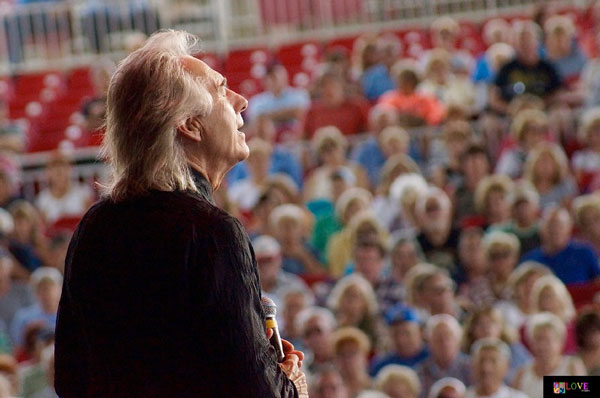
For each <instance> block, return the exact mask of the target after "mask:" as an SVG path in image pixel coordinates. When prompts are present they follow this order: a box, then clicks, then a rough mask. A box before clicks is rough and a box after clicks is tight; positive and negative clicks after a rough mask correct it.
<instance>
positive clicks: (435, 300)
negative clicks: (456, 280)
mask: <svg viewBox="0 0 600 398" xmlns="http://www.w3.org/2000/svg"><path fill="white" fill-rule="evenodd" d="M423 293H424V297H425V300H426V302H427V305H428V307H429V310H430V311H431V313H432V314H445V313H447V314H451V313H452V311H453V310H454V288H453V286H452V282H451V281H450V279H449V278H447V277H445V276H443V275H440V274H436V275H434V276H432V277H431V278H429V280H428V281H427V282H426V283H425V285H424V286H423Z"/></svg>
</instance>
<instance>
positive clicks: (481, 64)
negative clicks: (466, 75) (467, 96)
mask: <svg viewBox="0 0 600 398" xmlns="http://www.w3.org/2000/svg"><path fill="white" fill-rule="evenodd" d="M495 77H496V72H495V71H492V67H491V65H490V63H489V62H488V59H487V57H486V56H485V54H483V55H482V56H480V57H479V58H478V59H477V62H476V63H475V69H474V70H473V75H472V76H471V79H472V80H473V81H474V82H475V83H479V82H483V83H493V82H494V78H495Z"/></svg>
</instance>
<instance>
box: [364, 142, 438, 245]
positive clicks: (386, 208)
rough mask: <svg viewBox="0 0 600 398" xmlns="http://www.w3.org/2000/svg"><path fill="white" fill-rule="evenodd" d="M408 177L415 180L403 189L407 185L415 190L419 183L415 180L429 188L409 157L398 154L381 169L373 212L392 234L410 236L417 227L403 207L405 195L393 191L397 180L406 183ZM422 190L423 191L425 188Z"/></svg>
mask: <svg viewBox="0 0 600 398" xmlns="http://www.w3.org/2000/svg"><path fill="white" fill-rule="evenodd" d="M417 175H418V176H417ZM406 176H411V177H413V178H409V179H408V180H409V181H406V184H404V183H402V184H401V185H402V186H403V189H404V188H408V186H406V185H409V186H413V188H414V183H417V181H414V180H415V179H418V180H419V182H423V184H422V185H424V186H425V187H426V186H427V183H426V182H425V180H424V179H423V178H422V177H421V175H420V171H419V166H417V164H416V163H415V162H414V161H413V160H412V159H411V158H410V157H409V156H408V155H406V154H396V155H393V156H391V157H389V158H388V160H387V161H386V162H385V165H384V166H383V168H382V169H381V177H380V179H379V184H378V185H377V188H376V196H375V199H374V200H373V204H372V208H373V212H374V213H375V216H376V217H377V219H378V220H379V222H381V223H382V225H384V226H385V227H386V228H387V229H388V230H389V231H390V232H392V233H394V232H406V233H407V234H409V233H410V232H414V231H413V229H414V228H415V227H416V225H415V224H414V221H415V220H414V219H412V217H411V214H410V212H405V211H406V210H407V208H406V206H403V202H402V200H401V196H402V194H403V193H400V192H397V191H396V192H394V191H392V186H393V185H394V184H395V183H397V180H400V179H402V180H403V181H404V180H405V179H404V178H403V177H406ZM418 185H421V184H418ZM421 190H422V191H423V190H425V188H423V189H421ZM405 204H406V203H405Z"/></svg>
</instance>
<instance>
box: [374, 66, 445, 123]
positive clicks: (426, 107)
mask: <svg viewBox="0 0 600 398" xmlns="http://www.w3.org/2000/svg"><path fill="white" fill-rule="evenodd" d="M392 74H393V76H394V79H395V80H396V83H397V86H398V89H397V90H394V91H390V92H388V93H386V94H384V95H382V96H381V97H380V98H379V101H378V104H383V105H387V106H390V107H393V108H394V109H396V111H397V112H398V114H399V115H400V119H401V123H400V124H401V125H403V126H406V127H415V126H421V125H424V124H429V125H436V124H439V123H441V122H442V120H443V119H444V117H445V116H446V110H445V108H444V106H443V105H442V103H441V102H440V101H439V100H438V99H437V98H436V97H435V96H432V95H431V94H425V93H419V92H418V91H417V86H418V85H419V83H420V82H421V79H420V77H419V75H418V72H417V70H416V68H415V66H414V65H412V64H411V63H407V61H405V60H402V61H398V62H397V63H396V64H394V67H393V69H392Z"/></svg>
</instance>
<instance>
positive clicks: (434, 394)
mask: <svg viewBox="0 0 600 398" xmlns="http://www.w3.org/2000/svg"><path fill="white" fill-rule="evenodd" d="M466 391H467V387H465V384H464V383H463V382H462V381H460V380H458V379H457V378H454V377H443V378H441V379H439V380H438V381H436V382H435V383H433V385H432V386H431V389H430V390H429V394H428V395H427V397H428V398H464V396H465V393H466Z"/></svg>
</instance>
